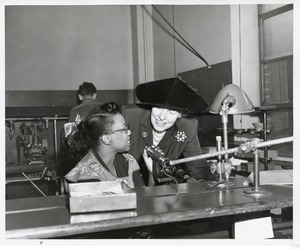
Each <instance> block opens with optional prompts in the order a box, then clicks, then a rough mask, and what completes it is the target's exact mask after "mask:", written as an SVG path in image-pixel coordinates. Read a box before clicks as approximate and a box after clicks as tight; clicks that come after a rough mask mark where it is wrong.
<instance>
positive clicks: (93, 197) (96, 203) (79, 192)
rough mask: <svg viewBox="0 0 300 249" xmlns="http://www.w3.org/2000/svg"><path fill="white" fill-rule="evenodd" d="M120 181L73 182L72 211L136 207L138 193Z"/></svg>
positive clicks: (71, 187)
mask: <svg viewBox="0 0 300 249" xmlns="http://www.w3.org/2000/svg"><path fill="white" fill-rule="evenodd" d="M123 185H124V184H123V183H121V182H119V181H105V182H86V183H71V184H69V190H70V193H69V194H70V202H69V205H70V213H71V214H73V213H90V212H107V211H116V210H128V209H136V205H137V204H136V193H135V192H133V191H132V190H130V189H127V188H124V187H123Z"/></svg>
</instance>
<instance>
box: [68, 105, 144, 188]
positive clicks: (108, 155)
mask: <svg viewBox="0 0 300 249" xmlns="http://www.w3.org/2000/svg"><path fill="white" fill-rule="evenodd" d="M77 132H80V133H81V134H82V136H78V137H82V138H83V137H85V138H86V139H87V144H89V147H90V149H89V151H88V153H87V154H86V155H85V156H84V157H83V158H82V159H81V161H80V162H79V163H78V164H77V165H76V166H75V167H74V168H73V169H72V170H71V171H70V172H69V173H67V174H66V175H65V179H66V180H67V181H68V182H72V183H74V182H82V181H115V180H117V181H121V182H123V183H125V185H127V186H128V187H129V188H138V187H143V186H145V184H144V181H143V178H142V176H141V174H140V172H139V170H140V168H139V165H138V163H137V161H136V160H135V159H134V157H133V156H131V155H130V154H128V153H126V152H127V151H128V150H129V149H130V142H131V140H130V134H131V131H130V130H129V127H128V125H127V124H126V123H125V119H124V117H123V116H122V114H121V113H120V112H119V111H118V106H117V104H115V103H113V102H111V103H108V104H104V105H102V106H101V107H96V108H95V109H93V111H92V112H91V113H90V114H89V116H88V117H87V119H86V120H85V121H84V122H83V123H81V124H80V125H79V126H78V131H77Z"/></svg>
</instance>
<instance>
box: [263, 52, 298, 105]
mask: <svg viewBox="0 0 300 249" xmlns="http://www.w3.org/2000/svg"><path fill="white" fill-rule="evenodd" d="M263 82H264V84H263V86H264V96H263V104H265V105H268V104H282V103H292V102H293V57H290V58H288V59H284V60H280V61H276V62H272V63H266V64H265V65H264V75H263Z"/></svg>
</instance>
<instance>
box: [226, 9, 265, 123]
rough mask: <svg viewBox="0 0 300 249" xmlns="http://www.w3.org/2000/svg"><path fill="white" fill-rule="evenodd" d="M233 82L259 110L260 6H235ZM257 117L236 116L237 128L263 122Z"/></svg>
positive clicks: (232, 26) (233, 10) (254, 115)
mask: <svg viewBox="0 0 300 249" xmlns="http://www.w3.org/2000/svg"><path fill="white" fill-rule="evenodd" d="M230 8H231V12H230V13H231V30H232V32H231V40H232V44H231V46H232V79H233V84H236V85H238V86H239V87H241V88H242V89H243V91H244V92H245V93H246V94H247V95H248V97H249V98H250V100H251V102H252V103H253V105H254V106H255V107H259V106H260V83H259V75H260V72H259V32H258V10H257V5H232V6H231V7H230ZM259 119H260V117H258V116H257V114H249V115H234V127H235V128H237V129H239V128H253V126H252V123H256V122H260V121H261V120H259Z"/></svg>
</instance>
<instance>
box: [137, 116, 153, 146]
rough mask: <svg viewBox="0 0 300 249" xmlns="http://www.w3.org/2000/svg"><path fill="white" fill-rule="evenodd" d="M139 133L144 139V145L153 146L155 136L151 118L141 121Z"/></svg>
mask: <svg viewBox="0 0 300 249" xmlns="http://www.w3.org/2000/svg"><path fill="white" fill-rule="evenodd" d="M139 133H140V134H139V135H140V136H141V137H142V140H143V141H144V145H145V146H151V145H152V143H153V136H152V127H151V122H150V116H148V117H144V118H143V119H142V120H141V121H140V127H139Z"/></svg>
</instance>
